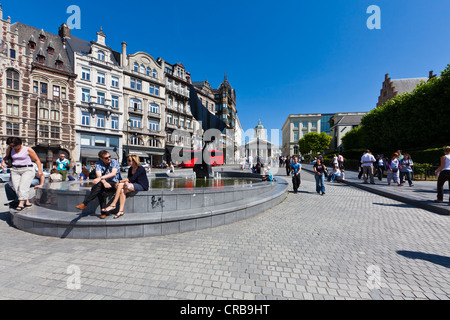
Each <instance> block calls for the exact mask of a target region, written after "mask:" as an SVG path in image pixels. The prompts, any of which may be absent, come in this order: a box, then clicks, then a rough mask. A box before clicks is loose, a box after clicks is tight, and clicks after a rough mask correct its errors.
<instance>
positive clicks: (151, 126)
mask: <svg viewBox="0 0 450 320" xmlns="http://www.w3.org/2000/svg"><path fill="white" fill-rule="evenodd" d="M148 123H149V127H148V128H149V129H150V130H152V131H158V130H159V121H156V120H149V121H148Z"/></svg>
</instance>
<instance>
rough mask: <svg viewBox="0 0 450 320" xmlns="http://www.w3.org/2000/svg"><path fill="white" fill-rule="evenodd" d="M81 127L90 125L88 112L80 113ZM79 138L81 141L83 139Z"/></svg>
mask: <svg viewBox="0 0 450 320" xmlns="http://www.w3.org/2000/svg"><path fill="white" fill-rule="evenodd" d="M81 125H83V126H90V125H91V115H90V114H89V112H81ZM81 138H82V139H83V137H81ZM82 144H83V143H82Z"/></svg>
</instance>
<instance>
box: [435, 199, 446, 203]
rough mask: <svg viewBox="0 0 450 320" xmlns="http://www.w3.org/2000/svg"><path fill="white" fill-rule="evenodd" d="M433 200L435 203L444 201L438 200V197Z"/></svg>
mask: <svg viewBox="0 0 450 320" xmlns="http://www.w3.org/2000/svg"><path fill="white" fill-rule="evenodd" d="M434 202H435V203H442V202H444V201H443V200H438V199H436V200H434Z"/></svg>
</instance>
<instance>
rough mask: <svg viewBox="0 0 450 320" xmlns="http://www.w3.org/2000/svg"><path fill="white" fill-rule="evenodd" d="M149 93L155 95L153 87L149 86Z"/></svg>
mask: <svg viewBox="0 0 450 320" xmlns="http://www.w3.org/2000/svg"><path fill="white" fill-rule="evenodd" d="M149 92H150V94H155V85H153V84H151V85H150V86H149Z"/></svg>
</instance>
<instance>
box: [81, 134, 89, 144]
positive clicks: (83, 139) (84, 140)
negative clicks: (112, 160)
mask: <svg viewBox="0 0 450 320" xmlns="http://www.w3.org/2000/svg"><path fill="white" fill-rule="evenodd" d="M80 143H81V145H82V146H90V145H91V136H88V135H81V141H80Z"/></svg>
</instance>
